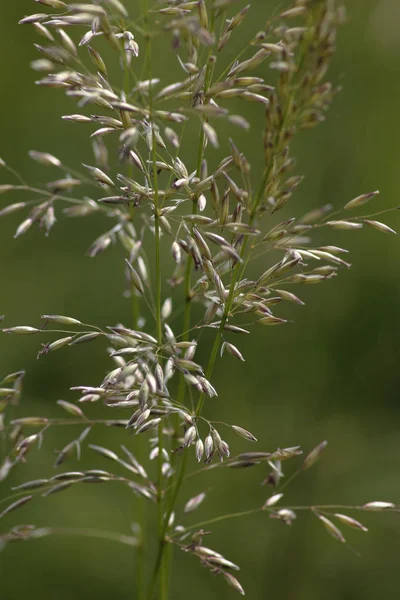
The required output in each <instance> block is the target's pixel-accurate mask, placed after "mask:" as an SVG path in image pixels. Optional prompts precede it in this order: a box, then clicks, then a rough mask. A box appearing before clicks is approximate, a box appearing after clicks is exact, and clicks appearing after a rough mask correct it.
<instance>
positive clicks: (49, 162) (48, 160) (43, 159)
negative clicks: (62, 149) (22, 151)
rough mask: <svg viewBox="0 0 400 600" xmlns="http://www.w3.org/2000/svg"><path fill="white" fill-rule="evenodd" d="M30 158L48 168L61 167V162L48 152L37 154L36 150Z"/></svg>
mask: <svg viewBox="0 0 400 600" xmlns="http://www.w3.org/2000/svg"><path fill="white" fill-rule="evenodd" d="M29 156H30V158H32V160H35V161H36V162H38V163H40V164H42V165H44V166H46V167H49V166H51V167H61V166H62V165H61V161H60V160H59V159H58V158H56V157H55V156H53V155H52V154H48V153H47V152H36V150H30V151H29Z"/></svg>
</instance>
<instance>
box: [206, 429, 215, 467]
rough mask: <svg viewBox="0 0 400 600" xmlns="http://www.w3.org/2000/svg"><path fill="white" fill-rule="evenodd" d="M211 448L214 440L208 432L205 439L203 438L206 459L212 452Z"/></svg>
mask: <svg viewBox="0 0 400 600" xmlns="http://www.w3.org/2000/svg"><path fill="white" fill-rule="evenodd" d="M213 449H214V440H213V437H212V435H211V434H210V433H209V434H208V436H207V437H206V439H205V440H204V451H205V454H206V459H207V460H208V459H209V458H210V457H211V455H212V453H213Z"/></svg>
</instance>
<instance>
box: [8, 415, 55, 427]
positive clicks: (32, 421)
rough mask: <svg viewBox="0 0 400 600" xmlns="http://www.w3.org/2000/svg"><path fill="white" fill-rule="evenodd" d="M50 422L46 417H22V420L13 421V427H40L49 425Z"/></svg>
mask: <svg viewBox="0 0 400 600" xmlns="http://www.w3.org/2000/svg"><path fill="white" fill-rule="evenodd" d="M48 422H49V420H48V419H46V417H22V418H21V419H13V420H12V421H11V424H12V425H21V426H23V427H39V426H41V425H47V423H48Z"/></svg>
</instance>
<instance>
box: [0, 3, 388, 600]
mask: <svg viewBox="0 0 400 600" xmlns="http://www.w3.org/2000/svg"><path fill="white" fill-rule="evenodd" d="M2 4H4V6H2V11H1V14H2V18H1V22H0V57H1V59H0V61H1V62H0V71H1V82H2V93H1V95H0V156H2V157H4V158H5V159H6V160H7V162H8V163H9V164H15V165H18V170H19V171H20V172H22V173H24V174H25V175H26V178H27V179H29V180H30V181H32V182H34V181H36V180H39V179H40V176H41V173H40V168H39V167H38V165H37V164H35V163H32V162H31V161H29V159H28V158H27V151H28V150H29V149H37V150H46V151H49V152H52V153H54V154H55V155H56V156H60V157H62V159H63V161H65V163H67V164H70V165H71V166H78V165H77V164H76V161H77V156H78V154H79V160H82V161H83V162H85V156H86V157H89V156H90V153H91V149H90V146H89V143H88V141H87V136H86V135H85V132H83V131H82V129H81V128H79V127H76V128H75V127H73V126H71V125H69V124H66V123H65V122H63V121H61V119H60V115H61V114H68V113H70V112H73V111H72V110H71V108H72V106H73V105H72V103H71V102H70V101H68V99H66V98H65V97H64V95H63V93H62V92H61V91H57V90H53V91H52V93H50V92H49V91H48V90H44V89H43V88H40V87H36V86H34V84H33V82H34V80H35V78H37V77H36V75H37V74H35V73H33V72H31V71H30V69H29V62H30V60H32V58H33V51H32V42H33V41H34V33H33V32H32V31H30V30H26V29H24V30H22V28H20V27H18V26H17V24H16V23H17V21H18V19H19V18H21V16H23V15H24V14H29V13H31V12H34V11H35V10H36V5H34V3H33V2H31V1H30V0H19V1H18V2H7V3H6V2H3V3H2ZM265 4H268V6H266V7H264V2H255V3H254V5H253V7H252V9H251V10H250V12H249V15H248V18H247V22H246V24H245V25H244V26H243V30H242V31H241V35H245V34H246V33H249V32H250V31H251V32H252V31H254V29H257V23H258V22H260V21H263V22H264V20H265V18H266V17H267V16H268V14H269V11H271V10H274V4H276V3H274V2H270V3H265ZM348 11H349V16H350V21H349V23H348V24H347V25H346V26H345V27H343V28H342V29H341V31H340V34H339V40H338V52H337V55H336V57H335V59H334V62H333V66H332V71H331V79H332V80H333V81H335V82H339V83H341V84H342V85H343V92H342V93H341V94H340V95H339V96H338V97H337V98H336V100H335V102H334V104H333V107H332V109H331V111H330V113H329V117H328V121H327V122H326V123H325V124H324V125H322V126H321V127H319V128H318V129H316V130H312V131H310V132H306V133H305V134H303V135H302V136H301V138H300V139H299V140H298V141H297V142H296V144H297V157H298V165H299V166H298V171H299V172H300V173H305V174H306V180H305V182H304V183H303V184H302V185H301V186H300V188H299V190H298V192H297V197H296V202H298V203H299V204H302V206H304V208H306V207H309V208H310V209H311V208H313V207H314V206H317V205H320V204H321V203H323V202H324V203H325V202H331V203H333V204H335V205H337V206H338V207H339V206H342V205H343V204H344V203H345V202H347V201H348V200H350V199H351V198H353V197H355V196H356V195H358V194H359V193H361V192H363V191H369V190H371V189H375V188H379V189H380V190H381V195H380V197H379V198H378V200H377V201H375V202H377V203H378V205H379V207H380V206H382V208H386V207H388V206H393V205H396V203H398V202H399V198H400V183H399V177H398V164H400V149H399V144H398V133H397V132H398V131H399V126H400V117H399V112H398V98H399V94H400V89H399V87H400V78H399V71H400V38H399V36H398V31H399V27H400V9H399V7H398V6H397V3H396V2H395V1H394V0H380V1H378V0H353V1H352V2H348ZM35 41H36V40H35ZM227 52H234V49H233V48H231V49H229V48H227ZM173 60H174V59H173V53H172V52H171V53H170V54H169V55H166V54H165V53H162V54H161V55H160V57H159V61H158V62H155V64H154V72H155V73H156V72H157V71H160V72H163V71H165V70H166V69H176V65H175V64H174V63H173ZM252 110H255V108H254V107H253V106H252V105H250V107H249V115H248V117H249V119H250V120H252V115H251V111H252ZM256 135H257V131H250V132H249V133H248V134H241V142H242V149H243V150H244V151H245V153H246V155H247V156H248V158H249V159H250V161H251V162H253V163H255V164H257V156H256V155H255V154H254V150H253V154H252V148H256V144H255V143H254V140H255V137H253V136H256ZM38 140H40V143H41V146H42V147H40V148H39V147H38ZM189 152H190V149H189ZM194 152H195V149H194V148H193V154H194ZM194 162H195V156H193V163H194ZM0 177H3V175H2V174H1V173H0ZM7 182H8V181H7V180H6V179H1V183H7ZM0 201H1V200H0ZM15 201H18V200H17V199H16V200H15ZM287 216H288V217H290V216H291V214H290V208H288V214H287ZM386 221H387V222H389V224H390V225H391V226H392V227H393V228H394V229H397V230H400V217H399V216H398V215H397V213H393V214H392V216H391V218H390V219H386ZM18 222H19V221H18V216H16V217H15V218H13V217H9V218H8V219H7V220H3V221H2V222H1V223H0V231H1V235H0V256H1V260H0V282H1V284H0V290H1V292H0V313H2V314H3V313H4V314H6V315H7V321H6V323H7V324H8V323H10V324H14V323H22V322H24V323H25V322H26V323H30V324H35V322H36V319H38V316H39V315H40V314H42V313H53V314H56V313H58V314H64V313H66V314H70V315H74V316H76V317H78V318H80V319H81V320H82V321H90V322H98V323H99V324H101V325H105V324H107V323H116V322H118V321H120V320H121V321H124V320H128V318H129V314H130V306H129V303H128V301H127V300H126V299H124V298H123V296H122V289H123V286H122V278H123V274H122V269H121V271H118V270H117V269H115V268H114V264H115V263H114V261H115V258H116V252H117V250H115V251H113V250H111V251H109V252H108V253H106V254H104V255H102V256H100V257H98V258H97V259H96V260H92V259H90V258H88V257H87V256H85V252H86V249H87V246H88V240H89V239H93V238H94V237H95V236H96V235H98V234H100V233H101V232H102V225H101V224H100V223H98V222H96V220H93V221H90V222H89V221H87V222H84V221H81V222H75V221H73V220H70V221H64V222H62V223H59V224H57V225H56V227H57V228H58V231H57V232H56V234H57V235H53V233H52V234H51V235H50V236H49V238H45V237H44V236H42V235H40V234H38V233H37V232H32V233H31V234H30V235H29V237H23V238H21V239H19V240H16V241H13V240H12V239H11V238H12V235H13V233H14V231H15V227H16V225H17V224H18ZM88 229H90V231H88ZM335 243H338V236H337V233H335ZM343 245H344V246H345V247H348V248H350V250H351V256H350V262H352V264H353V267H352V269H351V272H348V271H343V272H341V273H340V277H339V278H337V279H336V280H334V281H332V282H327V283H326V284H324V285H323V286H320V287H319V288H318V289H311V290H308V289H305V293H303V296H302V299H303V300H305V301H306V306H305V307H300V308H298V307H294V308H293V309H291V310H290V311H288V312H287V318H289V319H291V320H293V321H295V322H294V323H291V324H288V325H287V326H285V328H276V329H274V328H272V329H271V330H268V331H267V332H265V330H264V329H263V330H262V331H260V334H259V337H258V339H256V338H255V336H254V335H253V336H252V340H251V343H248V345H247V347H246V344H245V342H244V343H242V345H241V351H243V353H244V354H245V356H246V364H245V365H243V366H241V363H239V364H237V363H232V367H235V368H225V367H226V364H227V363H226V362H225V364H224V365H222V364H219V365H218V368H217V370H216V374H215V383H216V386H217V387H218V389H219V390H220V391H221V392H220V398H219V399H218V400H217V401H216V403H217V404H216V411H218V410H219V409H218V403H220V404H221V405H223V404H224V403H229V406H230V411H231V415H232V416H231V420H232V422H235V418H234V416H233V414H232V413H234V415H235V416H236V417H237V418H236V420H237V422H240V423H242V424H246V426H247V427H248V428H249V429H250V430H251V431H253V432H254V433H255V434H256V435H257V437H258V438H259V439H260V440H262V446H263V448H262V449H265V450H273V449H275V448H276V447H277V446H282V447H284V446H292V445H295V444H301V445H302V446H303V447H304V448H305V449H306V450H308V449H311V447H313V446H315V445H316V444H317V443H318V442H320V441H321V440H323V439H328V440H329V446H328V448H327V450H326V451H325V453H324V455H323V457H322V458H321V461H320V462H319V464H318V465H317V466H315V467H314V468H313V469H312V470H310V471H308V472H306V473H305V474H304V475H303V476H302V478H301V479H299V480H298V482H297V483H296V484H294V485H293V486H292V487H291V488H290V503H293V504H296V503H322V502H326V501H333V500H335V501H336V500H337V501H338V502H343V503H347V504H357V503H359V502H363V501H366V500H379V499H390V500H392V501H394V502H397V503H399V502H400V486H399V484H398V467H399V454H398V437H399V434H398V431H399V425H398V423H399V416H400V411H399V408H398V397H397V395H398V389H399V383H400V382H399V377H400V375H399V369H398V365H397V362H398V358H397V357H398V346H399V332H400V327H399V318H398V305H399V299H400V274H399V268H398V259H399V257H400V246H399V241H398V240H397V239H396V238H395V237H394V236H385V235H383V234H380V233H379V232H376V231H374V230H373V229H368V230H367V229H364V230H363V231H361V232H355V233H354V234H352V235H351V236H350V235H348V234H346V232H343ZM37 343H38V342H37V338H36V337H33V338H30V337H27V338H23V339H22V338H18V337H7V338H6V339H4V338H1V339H0V353H1V354H0V368H1V373H0V374H6V373H8V372H12V371H16V370H17V369H19V368H22V367H24V368H26V369H27V377H26V382H25V386H26V394H25V398H24V402H25V410H24V411H20V413H21V414H22V412H25V414H26V413H27V412H29V414H48V415H54V414H55V413H56V412H57V411H58V409H57V408H56V405H55V401H56V400H58V399H59V398H63V399H65V400H69V399H71V398H70V397H69V393H68V389H69V387H70V386H71V385H77V384H79V383H80V382H82V383H85V384H88V383H90V382H91V381H92V382H93V384H96V383H97V381H98V380H99V378H100V377H101V374H102V373H103V372H104V371H105V369H106V368H107V365H106V355H105V354H103V352H102V349H101V347H100V346H99V348H98V350H97V355H96V350H95V349H93V348H92V353H91V354H90V357H91V358H90V362H88V360H87V356H88V354H87V350H86V348H85V347H81V348H77V349H75V350H74V351H73V352H72V351H68V350H67V351H65V352H63V353H62V354H61V353H60V354H55V355H49V356H48V357H47V358H46V360H43V361H40V362H36V352H37ZM231 360H232V361H233V360H234V359H233V358H232V359H231ZM225 361H229V358H228V357H227V358H225ZM222 390H223V392H222ZM28 405H29V410H27V406H28ZM220 412H221V415H222V414H223V413H224V409H223V407H221V409H220ZM57 414H59V413H58V412H57ZM215 418H216V419H218V415H217V416H216V417H215ZM221 418H222V417H221ZM57 435H59V436H60V439H57V437H56V436H55V435H54V434H53V439H52V440H51V441H52V442H53V443H50V439H49V440H48V441H47V442H46V444H45V446H44V448H43V449H42V451H41V452H40V453H37V455H36V458H34V457H32V459H31V461H30V463H29V464H28V465H27V466H24V465H22V466H21V467H20V471H19V482H20V481H22V480H23V481H25V480H27V479H33V478H35V477H36V476H37V477H40V476H42V474H43V471H44V469H46V470H47V469H48V468H49V465H50V464H51V463H52V461H53V456H52V453H51V452H52V451H51V449H52V448H53V447H57V448H62V447H63V445H65V442H66V441H68V440H67V439H66V438H65V436H66V435H67V432H61V433H60V432H58V433H57ZM112 435H114V434H112V433H110V432H106V433H104V438H103V439H99V438H96V443H99V444H101V443H103V444H105V445H106V442H107V441H108V438H109V437H112ZM232 442H233V443H234V444H235V445H236V447H237V448H240V444H241V441H240V439H239V438H235V439H234V440H232ZM245 448H247V447H246V446H245ZM91 458H92V457H89V456H87V454H86V455H85V456H84V457H83V461H84V467H88V468H89V466H92V465H93V461H91ZM75 466H77V465H75ZM236 475H237V473H236V472H235V471H232V470H230V471H229V472H225V471H224V472H223V474H222V475H220V474H218V475H216V474H214V475H213V476H211V477H207V480H206V483H205V484H203V480H201V476H199V477H198V478H194V479H193V482H191V483H190V485H188V486H187V489H186V491H185V493H184V494H183V500H187V499H188V498H189V497H191V496H192V495H194V494H196V493H199V492H201V491H203V487H204V485H206V486H207V488H208V489H209V493H208V499H207V501H206V502H204V504H203V505H202V507H201V508H200V509H199V512H198V516H199V518H204V519H206V518H207V517H211V516H213V515H214V514H219V513H220V512H228V511H234V510H236V509H242V508H247V507H248V508H251V507H252V506H254V505H258V504H260V503H261V502H262V501H263V499H264V498H265V497H266V496H267V493H268V492H267V491H266V489H265V488H262V487H260V480H259V479H260V477H259V473H254V472H253V471H249V472H246V473H244V474H243V473H240V474H239V475H238V476H236ZM204 481H205V480H204ZM12 484H13V480H11V481H10V480H7V481H6V482H4V483H2V484H0V485H2V486H11V485H12ZM2 495H4V494H3V493H2ZM22 510H23V511H24V512H23V513H22V512H21V513H19V514H18V520H19V522H20V520H21V519H22V518H23V520H24V522H26V523H30V522H32V523H35V525H37V526H42V525H47V524H51V525H53V526H60V527H61V526H76V527H96V526H99V527H101V528H103V529H109V530H116V531H119V532H121V533H122V532H124V533H129V530H130V523H131V522H132V521H133V520H134V518H135V515H134V514H133V497H132V496H131V495H129V494H128V493H127V492H123V491H121V490H120V489H119V488H117V487H108V488H104V489H103V488H102V490H101V493H99V492H98V488H97V487H96V486H93V487H85V488H82V489H75V488H74V490H73V491H67V492H65V494H63V495H60V496H59V497H58V496H57V497H51V498H44V499H43V500H42V501H41V502H36V503H35V505H33V504H32V505H27V507H26V508H24V509H22ZM22 515H23V516H22ZM395 517H396V516H395V515H387V516H385V515H380V516H379V519H378V518H377V517H376V516H375V515H374V514H372V513H371V515H368V522H366V525H367V526H368V527H369V528H370V533H369V535H368V536H364V535H363V534H362V533H359V532H354V534H353V535H348V538H349V540H350V542H351V543H352V545H353V546H354V547H355V548H356V550H357V551H358V552H360V554H361V557H358V556H357V555H356V554H353V553H351V552H350V551H349V550H348V548H346V547H343V545H340V544H337V543H336V542H335V540H331V539H330V538H328V537H327V536H326V533H325V532H324V531H323V528H322V527H321V526H320V525H319V523H318V522H316V519H315V518H313V517H312V515H311V516H306V515H304V516H302V518H301V519H298V520H297V522H296V523H295V524H294V525H293V526H292V527H290V528H289V527H284V526H283V525H282V524H281V523H279V522H277V521H273V520H270V519H268V517H267V515H266V516H265V518H264V520H263V519H262V515H261V517H260V515H255V516H254V517H251V518H249V519H248V520H247V521H246V520H242V521H227V522H225V523H221V524H219V525H216V526H215V527H214V529H213V531H214V533H213V536H212V538H213V546H214V547H216V548H218V549H220V551H221V552H223V553H224V552H225V551H226V553H227V554H228V556H229V558H231V559H232V560H234V561H235V562H238V563H239V564H240V565H241V566H242V569H243V574H242V575H241V582H242V584H243V586H244V587H245V589H246V590H247V594H248V597H249V598H254V599H257V600H258V599H260V600H261V599H263V598H265V597H268V596H276V595H279V597H280V598H282V599H285V600H291V599H293V600H294V599H295V600H305V599H307V600H309V599H314V598H321V597H324V598H325V599H326V600H337V599H338V598H343V599H344V598H349V599H350V598H351V599H352V600H356V599H358V598H360V599H362V600H369V599H371V600H372V599H374V600H375V598H377V597H378V594H379V595H383V594H385V595H386V597H388V598H391V597H394V595H395V593H396V589H397V585H398V584H397V570H396V567H397V562H398V549H397V546H398V534H399V529H400V525H399V524H398V522H397V519H396V518H395ZM12 519H13V517H12V516H11V515H10V517H8V522H9V523H10V527H11V526H12V524H13V521H12ZM364 520H365V519H364ZM350 533H352V532H350ZM250 539H251V540H252V543H251V544H250V545H247V546H245V545H244V543H243V540H250ZM177 559H178V560H177V565H176V571H175V575H176V576H175V578H174V586H175V588H174V593H173V597H174V598H176V599H177V600H179V599H180V598H184V597H187V595H188V594H190V597H191V598H192V599H193V600H196V599H197V598H199V599H200V598H205V597H206V598H209V597H213V598H214V597H215V598H217V597H218V598H228V597H230V594H231V593H233V592H232V591H231V590H229V588H228V589H226V586H225V585H224V582H219V581H215V582H212V592H210V591H209V589H210V588H209V586H210V579H209V577H208V576H204V577H203V576H202V575H203V574H202V573H201V572H199V570H198V569H199V567H198V564H197V562H195V561H193V560H192V559H191V558H190V557H189V556H187V555H185V554H182V556H179V555H178V556H177ZM178 574H179V575H178ZM177 575H178V576H177ZM204 575H205V574H204ZM133 577H134V565H133V551H131V550H130V548H129V547H128V546H119V545H116V544H114V543H113V542H107V541H97V540H96V541H91V540H86V539H83V540H81V539H79V538H76V537H74V538H44V539H43V540H38V541H32V542H26V543H25V544H16V545H11V544H10V545H9V546H8V547H7V551H6V552H4V553H2V554H0V581H1V597H2V598H4V600H19V599H20V598H23V597H25V596H26V595H27V594H28V593H29V596H30V598H32V599H35V598H40V599H41V600H53V599H54V598H57V600H68V599H70V598H74V599H75V600H78V599H81V598H82V599H83V598H87V597H90V598H92V597H93V598H97V599H98V600H103V599H104V600H105V599H108V598H114V599H116V600H117V599H119V598H121V599H125V598H128V597H133V589H134V588H133ZM193 582H195V585H194V584H193Z"/></svg>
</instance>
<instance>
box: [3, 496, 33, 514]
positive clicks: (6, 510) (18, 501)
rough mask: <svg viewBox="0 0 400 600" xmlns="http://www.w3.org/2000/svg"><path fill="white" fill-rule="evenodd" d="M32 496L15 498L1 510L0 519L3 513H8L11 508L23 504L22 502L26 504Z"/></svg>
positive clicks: (13, 508)
mask: <svg viewBox="0 0 400 600" xmlns="http://www.w3.org/2000/svg"><path fill="white" fill-rule="evenodd" d="M32 498H33V496H24V497H23V498H19V500H16V501H15V502H13V503H12V504H9V505H8V506H7V507H6V508H5V509H4V510H3V512H1V513H0V519H1V518H2V517H4V516H5V515H7V514H8V513H10V512H12V511H13V510H16V509H17V508H19V507H20V506H23V505H24V504H26V503H27V502H29V501H30V500H32Z"/></svg>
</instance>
